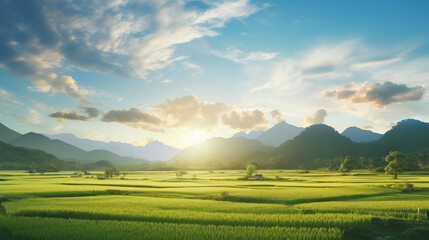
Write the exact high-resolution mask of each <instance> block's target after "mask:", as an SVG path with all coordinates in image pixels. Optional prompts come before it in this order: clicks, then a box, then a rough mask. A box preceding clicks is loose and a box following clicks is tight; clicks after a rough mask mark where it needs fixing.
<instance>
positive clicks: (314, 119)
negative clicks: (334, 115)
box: [304, 109, 328, 126]
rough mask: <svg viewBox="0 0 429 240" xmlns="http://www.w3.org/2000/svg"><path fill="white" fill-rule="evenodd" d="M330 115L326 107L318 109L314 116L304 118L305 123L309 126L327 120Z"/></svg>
mask: <svg viewBox="0 0 429 240" xmlns="http://www.w3.org/2000/svg"><path fill="white" fill-rule="evenodd" d="M326 116H328V113H327V112H326V110H325V109H319V110H317V111H316V112H315V113H314V114H313V116H307V117H305V118H304V123H305V125H307V126H310V125H313V124H320V123H324V122H325V118H326Z"/></svg>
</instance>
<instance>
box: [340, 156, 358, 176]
mask: <svg viewBox="0 0 429 240" xmlns="http://www.w3.org/2000/svg"><path fill="white" fill-rule="evenodd" d="M354 167H355V163H354V160H353V159H352V158H351V157H350V156H348V157H346V158H345V159H344V162H343V163H342V164H341V166H340V169H339V170H338V171H340V172H351V171H352V170H353V168H354Z"/></svg>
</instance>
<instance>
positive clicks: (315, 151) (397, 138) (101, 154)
mask: <svg viewBox="0 0 429 240" xmlns="http://www.w3.org/2000/svg"><path fill="white" fill-rule="evenodd" d="M11 144H13V145H16V146H25V147H27V148H36V149H40V150H44V151H46V152H48V153H51V154H53V155H55V156H57V157H58V158H61V159H64V160H75V161H76V160H79V161H81V162H95V161H97V160H102V159H103V160H109V161H111V162H113V163H116V164H121V163H125V162H127V161H128V162H133V161H136V162H138V161H141V159H133V158H127V157H121V156H118V155H116V154H113V153H111V152H108V151H105V150H93V151H90V152H87V151H84V150H82V149H80V148H77V147H75V146H72V145H70V144H67V143H65V142H62V141H60V140H51V139H49V138H48V137H45V136H43V135H40V134H36V133H28V134H24V135H21V136H19V137H18V138H17V139H15V140H14V141H12V142H11ZM428 147H429V123H425V122H421V121H418V120H414V119H407V120H403V121H400V122H398V124H397V125H395V126H394V127H392V129H390V130H389V131H387V132H386V133H385V134H384V135H383V136H382V137H381V138H380V139H378V140H375V141H371V142H364V143H357V142H353V141H352V140H351V139H350V138H348V137H346V136H343V135H341V134H340V133H338V132H337V131H336V130H335V129H334V128H332V127H330V126H327V125H324V124H317V125H313V126H310V127H307V128H306V129H305V130H304V131H302V132H301V133H300V134H299V135H297V136H295V137H294V138H293V139H290V140H288V141H286V142H284V143H283V144H281V145H280V146H279V147H277V148H275V147H271V146H267V145H264V144H262V143H260V142H259V141H258V140H255V139H247V138H244V137H231V138H227V139H225V138H211V139H208V140H206V141H204V142H203V143H200V144H197V145H194V146H191V147H188V148H186V149H184V150H182V151H180V152H179V153H177V154H176V155H175V156H174V157H173V158H172V159H171V160H170V161H168V164H170V166H174V167H177V168H183V169H185V168H194V169H197V168H206V169H207V168H213V169H221V168H223V169H242V168H243V167H244V166H245V164H247V163H250V162H253V163H257V164H258V166H260V167H261V168H298V167H299V166H301V165H305V166H307V167H309V168H312V167H314V163H315V159H330V158H337V157H340V158H344V157H345V156H352V157H354V158H359V157H362V156H364V157H371V158H380V157H384V156H386V155H387V154H388V153H389V151H401V152H404V153H412V152H418V151H421V150H422V149H426V148H428ZM143 161H144V160H143Z"/></svg>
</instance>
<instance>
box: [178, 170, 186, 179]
mask: <svg viewBox="0 0 429 240" xmlns="http://www.w3.org/2000/svg"><path fill="white" fill-rule="evenodd" d="M185 174H188V173H187V172H185V171H178V172H176V177H178V178H179V177H182V176H183V175H185Z"/></svg>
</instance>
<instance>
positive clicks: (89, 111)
mask: <svg viewBox="0 0 429 240" xmlns="http://www.w3.org/2000/svg"><path fill="white" fill-rule="evenodd" d="M83 112H84V113H86V115H87V116H85V115H81V114H79V113H78V112H76V111H71V112H67V111H59V112H54V113H51V114H49V117H52V118H55V120H57V121H59V122H66V121H69V120H72V121H83V122H85V121H88V120H89V119H91V118H96V117H98V115H100V113H101V112H100V110H98V109H97V108H94V107H84V108H83Z"/></svg>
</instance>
